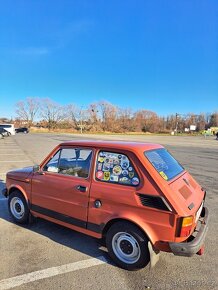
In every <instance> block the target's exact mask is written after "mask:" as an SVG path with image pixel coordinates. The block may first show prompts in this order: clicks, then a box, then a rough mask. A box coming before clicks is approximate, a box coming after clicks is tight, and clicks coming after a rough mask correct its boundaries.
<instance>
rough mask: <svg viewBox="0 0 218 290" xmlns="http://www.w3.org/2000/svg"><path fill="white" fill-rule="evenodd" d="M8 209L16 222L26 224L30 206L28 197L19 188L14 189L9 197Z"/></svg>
mask: <svg viewBox="0 0 218 290" xmlns="http://www.w3.org/2000/svg"><path fill="white" fill-rule="evenodd" d="M8 209H9V212H10V214H11V216H12V218H13V220H14V221H15V222H16V223H19V224H25V223H27V222H28V220H29V208H28V205H27V202H26V199H25V198H24V196H23V195H22V193H21V192H20V191H18V190H15V191H13V192H12V193H11V194H10V195H9V198H8Z"/></svg>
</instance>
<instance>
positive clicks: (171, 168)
mask: <svg viewBox="0 0 218 290" xmlns="http://www.w3.org/2000/svg"><path fill="white" fill-rule="evenodd" d="M144 155H145V157H147V159H148V160H149V161H150V162H151V164H152V165H153V166H154V168H155V169H156V170H157V171H158V173H159V174H160V175H161V176H162V177H163V179H165V180H170V179H173V178H174V177H176V176H177V175H179V174H180V173H181V172H182V171H183V170H184V168H183V167H182V166H181V165H180V164H179V162H178V161H177V160H176V159H175V158H174V157H173V156H172V155H171V154H170V153H169V152H168V151H167V150H166V149H164V148H161V149H155V150H151V151H145V152H144Z"/></svg>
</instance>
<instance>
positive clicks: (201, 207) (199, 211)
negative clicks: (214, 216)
mask: <svg viewBox="0 0 218 290" xmlns="http://www.w3.org/2000/svg"><path fill="white" fill-rule="evenodd" d="M202 209H203V202H202V204H201V206H200V207H199V209H198V211H197V213H196V215H195V223H197V221H198V220H199V217H200V215H201V212H202Z"/></svg>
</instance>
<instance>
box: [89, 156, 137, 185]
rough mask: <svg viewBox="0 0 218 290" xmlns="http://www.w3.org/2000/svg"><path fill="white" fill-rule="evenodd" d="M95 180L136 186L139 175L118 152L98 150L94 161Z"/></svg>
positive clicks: (125, 157)
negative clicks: (95, 161)
mask: <svg viewBox="0 0 218 290" xmlns="http://www.w3.org/2000/svg"><path fill="white" fill-rule="evenodd" d="M95 177H96V179H97V180H100V181H104V182H109V183H117V184H124V185H132V186H137V185H138V184H139V177H138V175H137V173H136V171H135V169H134V167H133V165H132V163H131V161H130V160H129V158H128V157H127V156H126V155H124V154H120V153H114V152H105V151H100V152H99V153H98V159H97V163H96V171H95Z"/></svg>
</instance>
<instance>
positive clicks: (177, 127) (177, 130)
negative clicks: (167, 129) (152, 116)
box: [175, 113, 179, 135]
mask: <svg viewBox="0 0 218 290" xmlns="http://www.w3.org/2000/svg"><path fill="white" fill-rule="evenodd" d="M178 115H179V114H178V113H176V129H175V131H176V135H177V131H178Z"/></svg>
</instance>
